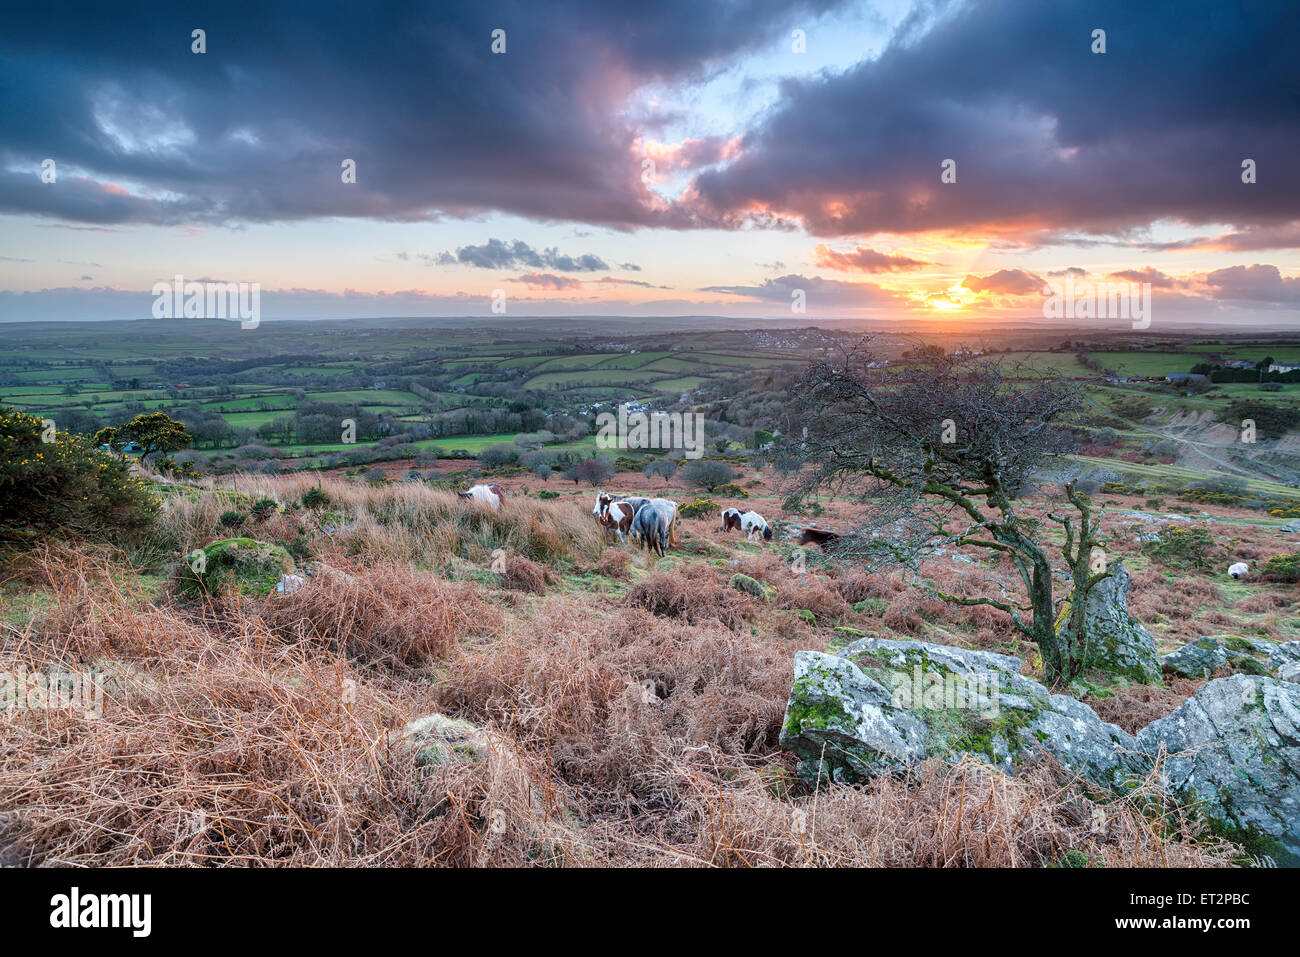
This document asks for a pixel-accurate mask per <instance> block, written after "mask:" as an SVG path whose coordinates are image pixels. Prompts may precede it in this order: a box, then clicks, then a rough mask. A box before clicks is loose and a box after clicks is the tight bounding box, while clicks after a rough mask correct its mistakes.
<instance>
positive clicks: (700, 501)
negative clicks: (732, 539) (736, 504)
mask: <svg viewBox="0 0 1300 957" xmlns="http://www.w3.org/2000/svg"><path fill="white" fill-rule="evenodd" d="M677 511H678V514H679V515H681V517H682V518H707V517H708V516H710V515H716V514H717V513H718V511H719V508H718V503H717V502H715V501H714V500H713V499H711V498H697V499H696V500H695V501H693V502H687V503H686V504H685V505H683V506H681V508H679V509H678V510H677Z"/></svg>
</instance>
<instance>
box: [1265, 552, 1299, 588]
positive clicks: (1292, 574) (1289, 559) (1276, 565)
mask: <svg viewBox="0 0 1300 957" xmlns="http://www.w3.org/2000/svg"><path fill="white" fill-rule="evenodd" d="M1259 577H1260V578H1262V579H1264V581H1270V582H1288V583H1295V582H1300V553H1296V554H1291V555H1274V556H1273V557H1272V558H1270V559H1269V560H1268V561H1266V562H1265V563H1264V564H1263V565H1262V566H1261V567H1260V569H1259Z"/></svg>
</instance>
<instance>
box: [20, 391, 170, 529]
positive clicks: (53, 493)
mask: <svg viewBox="0 0 1300 957" xmlns="http://www.w3.org/2000/svg"><path fill="white" fill-rule="evenodd" d="M46 435H49V433H48V432H47V430H46V427H45V423H44V421H43V420H41V419H38V418H36V417H35V416H31V415H27V414H26V413H24V412H19V411H17V410H16V409H8V408H3V407H0V541H6V540H7V541H15V542H31V541H35V540H37V539H40V538H44V537H49V536H51V535H60V536H69V537H84V538H88V539H100V540H106V541H113V542H117V543H127V542H133V541H135V540H136V539H137V538H138V537H139V535H140V533H141V532H143V531H144V530H145V529H146V528H147V527H148V526H149V525H150V523H151V522H152V521H153V518H154V516H155V515H156V514H157V511H158V503H157V501H156V500H155V499H154V497H153V495H151V494H150V493H149V491H148V489H147V487H146V485H145V483H144V482H143V481H141V480H140V479H137V478H133V477H132V476H131V475H130V472H129V466H128V464H127V463H126V462H125V461H124V460H122V459H121V458H119V457H117V456H115V455H109V454H107V453H105V452H101V451H100V450H99V449H97V448H96V447H94V446H93V445H92V444H91V442H90V440H89V439H87V438H85V437H84V436H80V435H72V434H69V433H67V432H54V433H53V434H52V435H49V437H50V438H51V439H52V441H50V442H44V441H42V437H43V436H46Z"/></svg>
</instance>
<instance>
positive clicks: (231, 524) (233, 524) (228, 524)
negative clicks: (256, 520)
mask: <svg viewBox="0 0 1300 957" xmlns="http://www.w3.org/2000/svg"><path fill="white" fill-rule="evenodd" d="M218 521H220V522H221V527H222V528H239V527H240V526H242V525H243V524H244V522H246V521H247V519H246V518H245V517H244V514H243V513H242V512H234V511H231V512H222V513H221V518H220V519H218Z"/></svg>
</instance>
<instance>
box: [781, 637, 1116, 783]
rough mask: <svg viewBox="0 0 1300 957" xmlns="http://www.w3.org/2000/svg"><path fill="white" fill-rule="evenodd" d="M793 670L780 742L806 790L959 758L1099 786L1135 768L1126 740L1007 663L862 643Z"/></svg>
mask: <svg viewBox="0 0 1300 957" xmlns="http://www.w3.org/2000/svg"><path fill="white" fill-rule="evenodd" d="M794 667H795V680H794V686H793V688H792V690H791V694H790V700H789V703H788V704H787V706H786V716H785V721H784V723H783V725H782V728H781V743H782V745H783V746H784V747H787V748H790V749H791V750H793V751H794V752H795V753H796V754H798V755H799V756H800V758H801V759H802V761H801V763H800V767H799V770H800V773H801V774H802V775H803V776H804V777H805V778H807V779H808V780H810V781H815V780H818V779H820V780H837V781H851V780H854V779H858V778H863V777H870V776H872V775H874V774H878V773H881V772H885V771H899V770H903V769H905V768H906V767H908V766H910V765H911V764H913V763H915V762H916V761H919V760H921V759H923V758H927V757H937V758H947V759H955V758H958V757H960V756H962V755H971V756H974V757H976V758H979V759H981V760H983V761H986V762H988V763H989V764H992V765H994V766H996V767H999V768H1001V769H1003V770H1006V771H1010V770H1013V769H1014V768H1015V767H1016V766H1017V765H1019V764H1020V763H1022V762H1023V761H1025V760H1026V759H1028V758H1030V757H1032V756H1033V755H1034V754H1036V753H1038V752H1039V751H1046V752H1049V753H1051V754H1053V755H1054V756H1055V757H1056V758H1057V760H1059V761H1060V762H1061V763H1062V764H1064V765H1065V766H1066V767H1067V768H1069V769H1071V770H1073V771H1075V772H1077V773H1079V774H1082V775H1084V776H1086V777H1088V778H1091V779H1093V780H1095V781H1098V782H1099V783H1105V784H1115V783H1118V782H1120V781H1122V780H1124V779H1126V778H1127V777H1128V776H1129V775H1130V774H1131V773H1132V772H1133V771H1134V770H1136V766H1135V764H1134V761H1133V760H1132V759H1131V758H1130V752H1132V751H1133V750H1134V740H1133V738H1132V736H1131V735H1128V734H1126V733H1125V732H1124V731H1122V730H1121V729H1119V728H1117V727H1115V726H1114V725H1111V724H1107V723H1105V722H1103V721H1102V720H1101V719H1100V718H1098V717H1097V715H1096V714H1095V713H1094V712H1093V711H1092V709H1091V708H1089V707H1087V705H1084V704H1082V703H1081V702H1078V701H1076V700H1074V699H1073V698H1070V697H1067V696H1065V695H1053V694H1051V693H1050V692H1048V690H1047V689H1046V688H1044V687H1043V686H1042V685H1041V684H1039V683H1038V682H1036V681H1032V680H1030V679H1028V678H1025V677H1023V676H1022V675H1021V674H1020V662H1019V660H1018V659H1016V658H1012V657H1010V656H1007V655H998V654H993V653H992V652H986V651H968V650H965V649H961V648H953V647H949V646H947V645H933V644H928V643H926V642H920V641H892V640H886V639H882V638H863V639H860V640H858V641H855V642H854V643H853V644H851V645H849V646H848V647H847V648H845V649H844V650H843V651H841V652H840V653H839V654H838V655H828V654H822V653H820V652H814V651H801V652H799V653H797V654H796V655H795V661H794Z"/></svg>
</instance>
